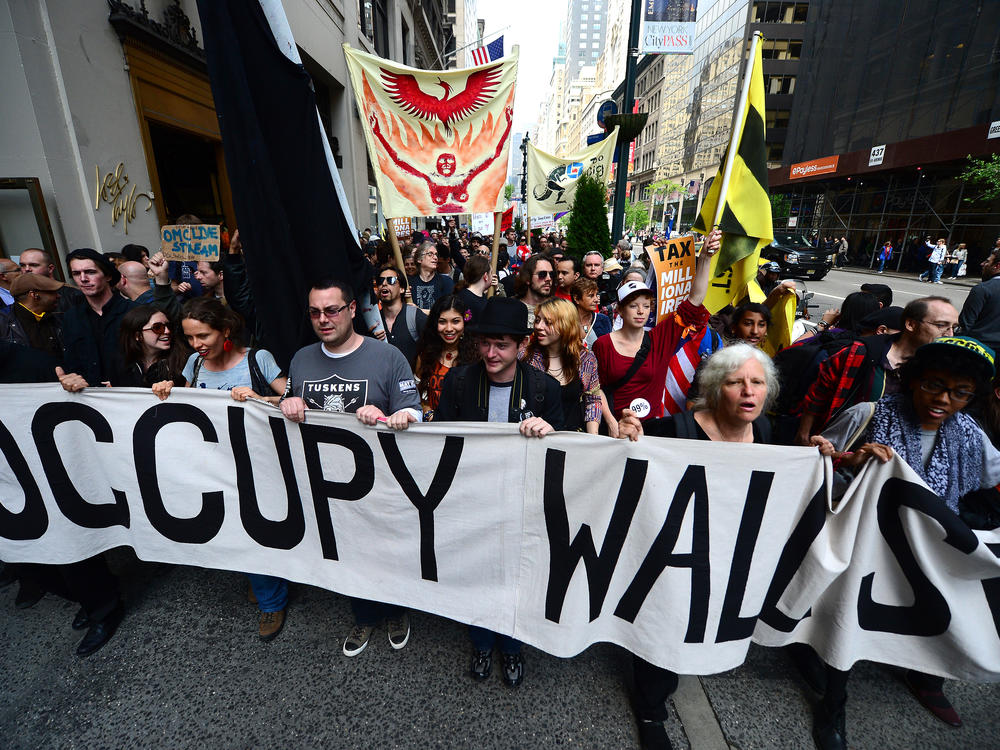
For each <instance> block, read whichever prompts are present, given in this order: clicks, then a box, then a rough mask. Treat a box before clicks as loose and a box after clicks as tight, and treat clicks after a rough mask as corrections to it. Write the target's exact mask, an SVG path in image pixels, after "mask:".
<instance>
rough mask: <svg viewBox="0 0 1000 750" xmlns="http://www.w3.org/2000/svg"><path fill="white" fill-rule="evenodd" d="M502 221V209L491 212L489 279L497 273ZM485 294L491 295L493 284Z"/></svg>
mask: <svg viewBox="0 0 1000 750" xmlns="http://www.w3.org/2000/svg"><path fill="white" fill-rule="evenodd" d="M502 221H503V211H494V212H493V248H492V250H491V251H490V280H491V281H492V280H493V279H494V278H495V277H496V275H497V254H498V253H499V252H500V223H501V222H502ZM486 296H487V297H492V296H493V284H490V288H489V289H487V290H486Z"/></svg>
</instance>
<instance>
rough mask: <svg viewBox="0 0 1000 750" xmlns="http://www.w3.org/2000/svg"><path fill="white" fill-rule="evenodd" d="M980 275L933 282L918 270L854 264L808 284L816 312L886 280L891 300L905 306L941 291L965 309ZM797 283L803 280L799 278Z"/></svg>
mask: <svg viewBox="0 0 1000 750" xmlns="http://www.w3.org/2000/svg"><path fill="white" fill-rule="evenodd" d="M978 281H979V279H978V278H977V277H972V278H968V277H965V278H962V279H959V280H957V281H947V280H943V283H941V284H930V283H927V282H921V281H918V280H917V276H916V274H896V273H890V272H886V273H882V274H875V273H872V272H871V271H868V270H867V269H865V270H862V269H857V268H853V267H848V268H842V269H841V268H835V269H833V270H832V271H830V273H829V274H827V276H826V277H825V278H823V279H821V280H820V281H813V280H810V279H807V280H806V281H805V286H806V288H807V289H808V290H809V291H810V292H813V294H814V295H815V297H814V298H813V304H815V305H819V307H818V308H817V309H816V311H815V312H817V313H818V314H822V313H823V311H824V310H827V309H828V308H830V307H839V306H840V303H841V301H843V299H844V297H846V296H847V295H848V294H850V293H851V292H857V291H859V290H860V289H861V285H862V284H865V283H878V284H887V285H888V286H889V287H890V288H891V289H892V293H893V294H892V303H893V304H894V305H899V306H900V307H904V306H905V305H906V303H907V302H910V301H911V300H915V299H917V298H918V297H926V296H928V295H931V294H933V295H940V296H942V297H947V298H948V299H950V300H951V302H952V304H953V305H955V307H956V308H958V310H959V311H961V309H962V305H963V304H965V298H966V297H968V296H969V290H970V289H971V288H972V287H973V286H975V285H976V283H978ZM796 283H802V282H800V281H796Z"/></svg>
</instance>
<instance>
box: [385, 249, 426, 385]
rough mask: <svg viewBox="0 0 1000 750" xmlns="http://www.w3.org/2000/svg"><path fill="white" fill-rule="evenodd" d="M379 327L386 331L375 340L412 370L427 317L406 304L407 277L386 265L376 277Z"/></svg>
mask: <svg viewBox="0 0 1000 750" xmlns="http://www.w3.org/2000/svg"><path fill="white" fill-rule="evenodd" d="M375 283H376V284H377V287H376V289H375V293H376V294H377V295H378V301H379V303H380V306H381V307H380V312H381V314H382V327H383V328H384V329H385V330H384V331H383V332H382V335H381V336H379V337H378V338H381V339H383V340H384V341H387V342H388V343H390V344H392V345H393V346H394V347H396V348H397V349H399V351H401V352H402V353H403V356H404V357H406V361H407V362H408V363H409V364H410V367H411V368H412V367H413V362H414V360H415V359H416V358H417V340H418V339H419V338H420V334H421V333H423V330H424V326H425V325H427V316H426V315H425V314H424V312H423V310H420V309H418V308H417V307H416V306H415V305H408V304H406V300H405V299H404V297H403V292H405V291H406V277H404V276H403V274H401V273H400V272H399V269H397V268H396V267H395V266H393V265H391V264H386V265H384V266H382V267H381V268H380V269H379V271H378V276H376V277H375Z"/></svg>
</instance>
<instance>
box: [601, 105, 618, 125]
mask: <svg viewBox="0 0 1000 750" xmlns="http://www.w3.org/2000/svg"><path fill="white" fill-rule="evenodd" d="M617 114H618V105H617V104H615V102H614V100H612V99H606V100H604V101H603V102H601V106H600V107H598V109H597V126H598V127H600V128H602V129H603V128H606V125H605V124H604V118H605V117H607V116H608V115H617Z"/></svg>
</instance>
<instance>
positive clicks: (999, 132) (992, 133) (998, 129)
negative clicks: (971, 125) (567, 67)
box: [598, 115, 1000, 140]
mask: <svg viewBox="0 0 1000 750" xmlns="http://www.w3.org/2000/svg"><path fill="white" fill-rule="evenodd" d="M599 117H600V115H598V118H599ZM990 138H1000V120H994V121H993V122H991V123H990V129H989V132H988V133H987V135H986V139H987V140H989V139H990Z"/></svg>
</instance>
